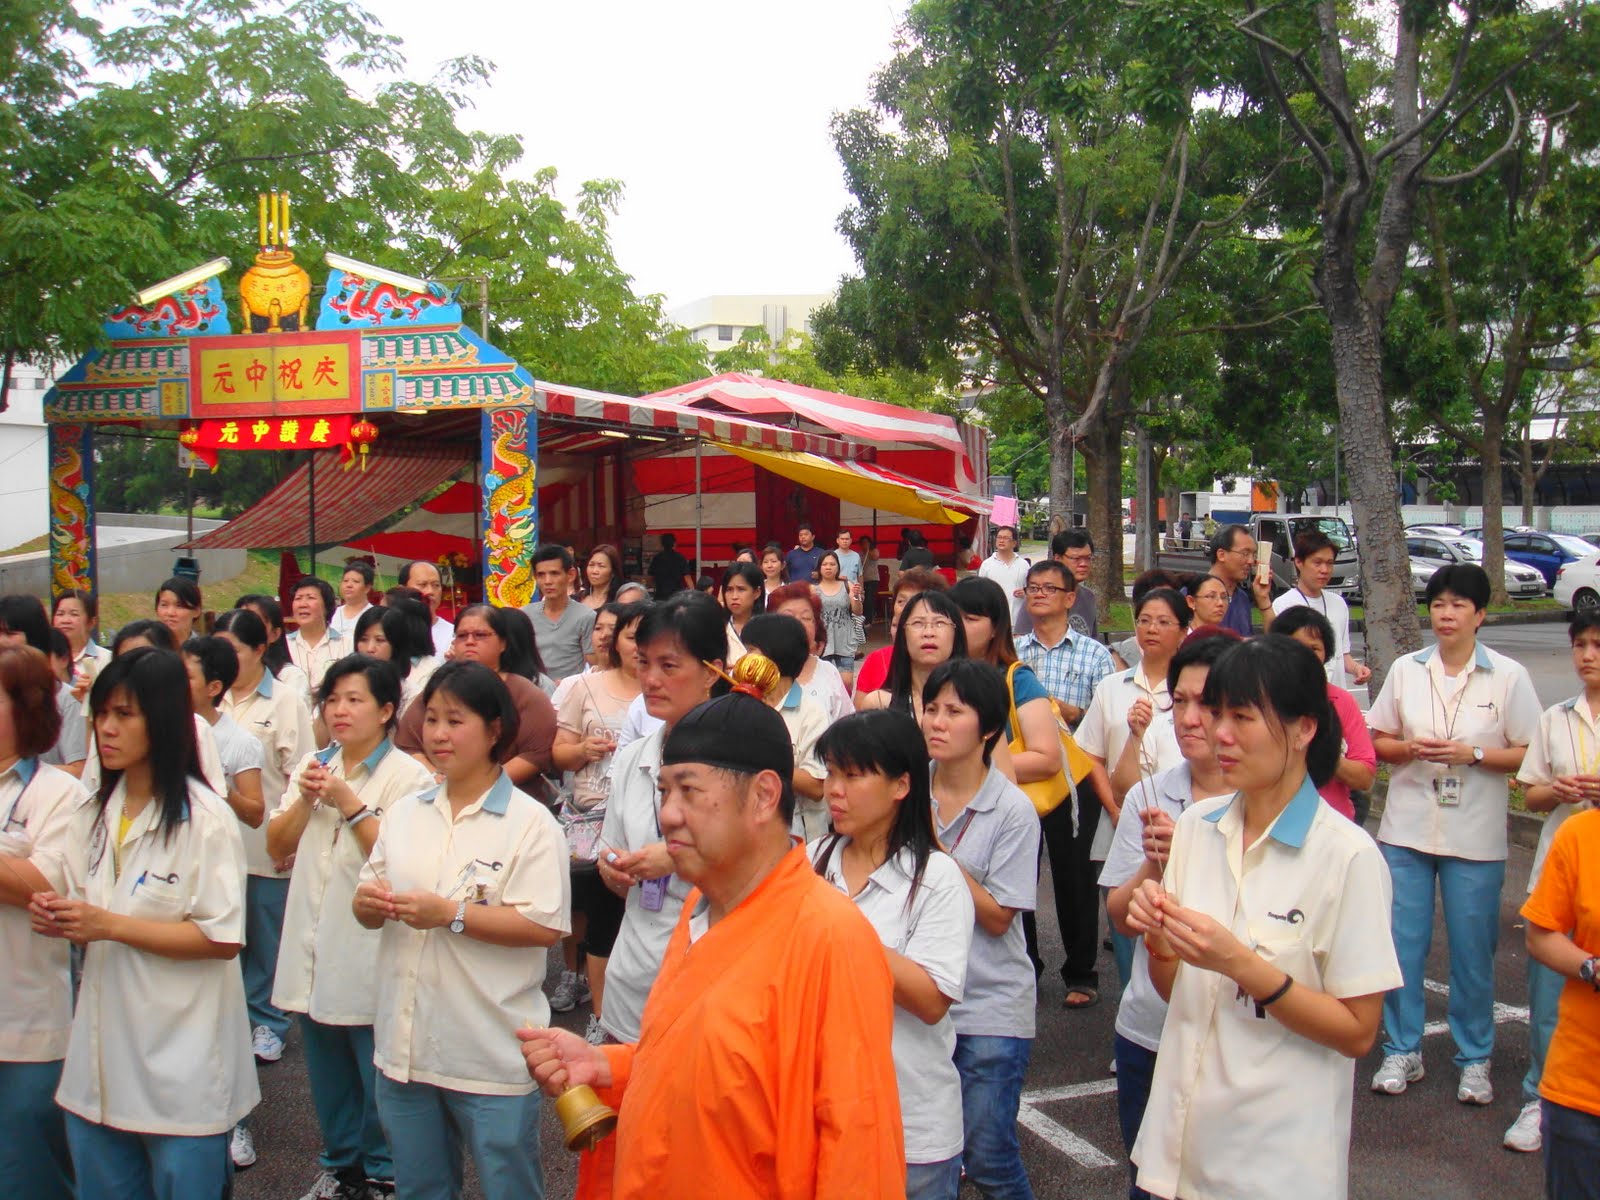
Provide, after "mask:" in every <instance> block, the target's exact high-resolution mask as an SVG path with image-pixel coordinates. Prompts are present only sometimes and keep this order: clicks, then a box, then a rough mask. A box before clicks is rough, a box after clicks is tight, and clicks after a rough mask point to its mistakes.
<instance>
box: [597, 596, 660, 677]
mask: <svg viewBox="0 0 1600 1200" xmlns="http://www.w3.org/2000/svg"><path fill="white" fill-rule="evenodd" d="M600 611H601V612H612V613H615V614H616V616H617V628H616V632H615V633H613V634H612V635H611V649H610V650H609V651H608V652H607V658H608V660H609V661H610V663H611V665H612V666H613V667H621V666H622V651H620V650H618V649H617V634H619V633H621V632H622V631H623V630H624V629H626V628H627V627H628V626H629V625H632V624H634V623H635V622H637V621H642V620H644V615H645V613H647V612H649V611H650V601H648V600H633V601H629V602H628V603H625V604H623V603H618V602H617V601H615V600H613V601H611V603H609V604H607V605H604V606H603V607H602V608H601V609H600ZM633 632H634V636H635V637H637V636H638V633H639V631H638V630H637V629H635V630H634V631H633Z"/></svg>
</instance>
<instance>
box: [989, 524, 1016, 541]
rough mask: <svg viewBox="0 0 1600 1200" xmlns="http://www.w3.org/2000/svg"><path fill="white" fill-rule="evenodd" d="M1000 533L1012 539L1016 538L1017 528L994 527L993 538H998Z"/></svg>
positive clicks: (1008, 526)
mask: <svg viewBox="0 0 1600 1200" xmlns="http://www.w3.org/2000/svg"><path fill="white" fill-rule="evenodd" d="M1002 533H1009V534H1010V535H1011V536H1012V537H1013V538H1014V537H1016V536H1017V527H1016V526H1015V525H996V526H995V527H994V535H995V537H999V536H1000V535H1001V534H1002Z"/></svg>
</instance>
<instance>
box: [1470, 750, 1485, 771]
mask: <svg viewBox="0 0 1600 1200" xmlns="http://www.w3.org/2000/svg"><path fill="white" fill-rule="evenodd" d="M1472 765H1473V766H1475V767H1481V766H1483V747H1482V746H1474V747H1473V748H1472Z"/></svg>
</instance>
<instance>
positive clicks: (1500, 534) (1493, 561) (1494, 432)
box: [1480, 403, 1511, 604]
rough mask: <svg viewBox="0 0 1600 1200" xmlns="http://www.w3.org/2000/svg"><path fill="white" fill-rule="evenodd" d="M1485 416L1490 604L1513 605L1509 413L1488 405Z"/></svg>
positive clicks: (1485, 564) (1486, 555)
mask: <svg viewBox="0 0 1600 1200" xmlns="http://www.w3.org/2000/svg"><path fill="white" fill-rule="evenodd" d="M1480 415H1481V416H1482V418H1483V453H1482V455H1481V456H1480V457H1481V460H1482V463H1483V569H1484V570H1485V571H1487V572H1488V573H1489V603H1490V604H1510V603H1511V597H1510V596H1509V595H1507V594H1506V541H1505V537H1506V531H1505V519H1504V508H1505V495H1506V479H1505V469H1504V461H1503V459H1502V457H1501V452H1502V446H1501V442H1502V439H1503V438H1504V437H1505V432H1506V422H1505V416H1504V414H1503V413H1501V411H1500V406H1499V405H1498V404H1493V403H1490V404H1485V405H1483V406H1482V409H1481V412H1480Z"/></svg>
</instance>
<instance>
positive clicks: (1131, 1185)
mask: <svg viewBox="0 0 1600 1200" xmlns="http://www.w3.org/2000/svg"><path fill="white" fill-rule="evenodd" d="M1114 1047H1115V1057H1116V1062H1117V1123H1118V1124H1119V1125H1121V1126H1122V1144H1123V1146H1124V1147H1126V1148H1127V1151H1128V1155H1129V1158H1130V1162H1129V1163H1128V1200H1150V1193H1149V1192H1146V1191H1142V1190H1140V1188H1139V1186H1138V1182H1137V1181H1138V1178H1139V1168H1138V1167H1136V1166H1134V1165H1133V1163H1132V1161H1131V1158H1132V1155H1133V1143H1134V1142H1136V1141H1138V1140H1139V1127H1140V1126H1141V1125H1143V1124H1144V1110H1145V1109H1146V1108H1147V1107H1149V1104H1150V1084H1151V1081H1152V1080H1153V1079H1155V1075H1156V1052H1155V1051H1154V1050H1146V1049H1145V1048H1144V1047H1143V1046H1141V1045H1139V1043H1138V1042H1131V1041H1129V1040H1128V1039H1127V1038H1125V1037H1123V1036H1122V1035H1121V1034H1120V1033H1119V1034H1117V1035H1116V1038H1115V1039H1114Z"/></svg>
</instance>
